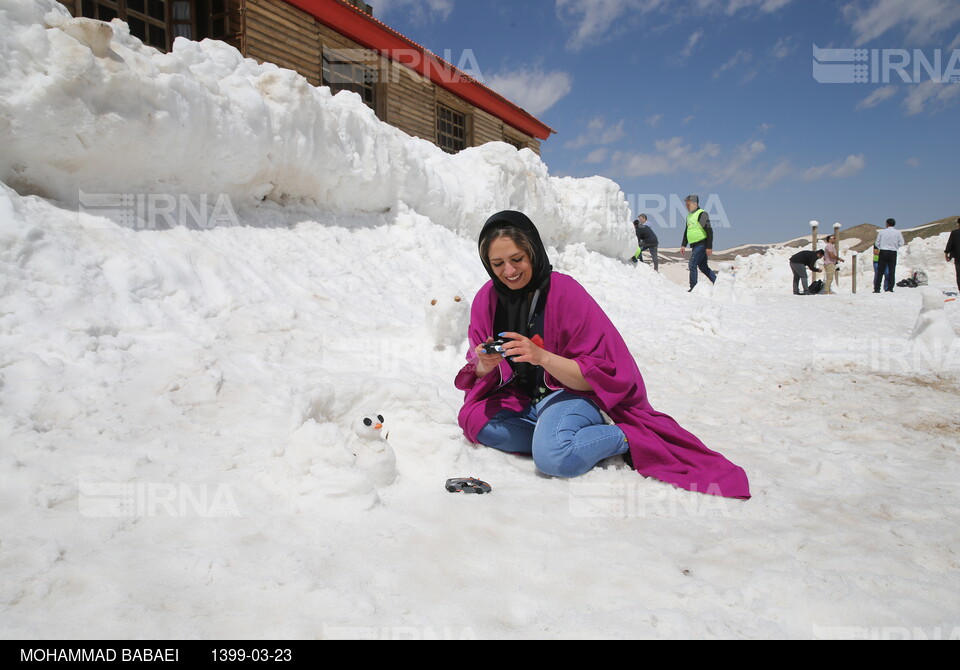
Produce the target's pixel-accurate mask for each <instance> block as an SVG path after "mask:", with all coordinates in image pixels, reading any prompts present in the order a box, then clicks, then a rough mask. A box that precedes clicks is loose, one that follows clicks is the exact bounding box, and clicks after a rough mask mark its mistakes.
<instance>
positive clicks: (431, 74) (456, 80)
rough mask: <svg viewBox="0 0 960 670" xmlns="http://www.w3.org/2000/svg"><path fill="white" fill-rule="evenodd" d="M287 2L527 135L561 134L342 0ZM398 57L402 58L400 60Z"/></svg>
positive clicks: (537, 136)
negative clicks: (412, 54) (408, 59)
mask: <svg viewBox="0 0 960 670" xmlns="http://www.w3.org/2000/svg"><path fill="white" fill-rule="evenodd" d="M284 1H285V2H286V3H287V4H290V5H293V6H294V7H297V8H298V9H301V10H303V11H304V12H306V13H307V14H310V15H311V16H312V17H314V18H315V19H316V20H317V21H319V22H320V23H322V24H323V25H325V26H327V27H328V28H331V29H332V30H335V31H337V32H338V33H340V34H341V35H344V36H345V37H348V38H350V39H351V40H353V41H354V42H357V43H358V44H361V45H363V46H365V47H367V48H368V49H373V50H374V51H377V52H378V53H380V54H382V55H384V56H385V57H386V58H388V59H390V60H392V61H394V62H396V63H398V64H399V65H403V66H405V67H407V68H410V69H411V70H413V71H414V72H417V73H418V74H420V75H422V76H424V77H425V78H427V79H429V80H430V81H432V82H433V83H434V84H436V85H437V86H439V87H441V88H443V89H445V90H447V91H449V92H450V93H453V94H454V95H455V96H457V97H458V98H461V99H462V100H465V101H466V102H469V103H470V104H472V105H474V106H475V107H478V108H480V109H482V110H484V111H486V112H489V113H490V114H492V115H493V116H495V117H497V118H498V119H500V120H502V121H503V122H504V123H506V124H509V125H511V126H513V127H514V128H516V129H517V130H520V131H522V132H524V133H526V134H527V135H531V136H532V137H536V138H537V139H540V140H545V139H547V138H549V137H550V135H552V134H554V133H556V132H557V131H555V130H554V129H553V128H551V127H550V126H548V125H546V124H545V123H543V122H542V121H540V120H539V119H537V118H536V117H534V116H533V115H532V114H530V113H529V112H527V111H525V110H524V109H523V108H521V107H519V106H517V105H516V104H514V103H512V102H510V101H509V100H507V99H506V98H505V97H503V96H502V95H500V94H499V93H497V92H496V91H494V90H493V89H491V88H488V87H487V86H484V85H483V84H481V83H480V82H479V81H477V80H476V79H474V78H473V77H471V76H470V75H468V74H466V73H465V72H463V71H462V70H459V69H458V68H456V67H455V66H453V65H451V64H450V63H447V62H446V61H444V60H443V59H442V58H440V57H439V56H437V55H436V54H434V53H432V52H430V51H428V50H427V49H426V48H425V47H423V46H422V45H420V44H417V43H416V42H414V41H413V40H411V39H410V38H408V37H405V36H404V35H401V34H400V33H398V32H397V31H396V30H394V29H393V28H390V27H389V26H387V25H386V24H385V23H383V22H382V21H379V20H377V19H375V18H374V17H372V16H370V15H369V14H367V13H365V12H363V11H361V10H360V9H358V8H356V7H354V6H353V5H349V4H347V3H345V2H343V1H342V0H284ZM411 49H413V50H416V51H417V52H418V54H419V57H417V58H415V59H411V61H412V62H404V59H403V58H402V56H403V55H405V54H410V51H411ZM397 54H400V57H396V55H397Z"/></svg>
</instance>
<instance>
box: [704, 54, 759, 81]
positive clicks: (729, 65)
mask: <svg viewBox="0 0 960 670" xmlns="http://www.w3.org/2000/svg"><path fill="white" fill-rule="evenodd" d="M752 60H753V52H752V51H751V50H750V49H740V50H739V51H737V53H735V54H733V56H731V57H730V58H728V59H727V60H726V62H724V63H722V64H721V65H720V66H719V67H718V68H717V69H716V70H714V71H713V78H714V79H719V78H720V76H721V75H722V74H723V73H725V72H727V71H729V70H739V71H740V72H741V73H742V74H744V75H745V76H747V75H748V72H750V71H751V70H748V69H747V67H746V66H747V65H749V64H750V62H751V61H752ZM752 78H753V77H752V76H750V77H749V79H752Z"/></svg>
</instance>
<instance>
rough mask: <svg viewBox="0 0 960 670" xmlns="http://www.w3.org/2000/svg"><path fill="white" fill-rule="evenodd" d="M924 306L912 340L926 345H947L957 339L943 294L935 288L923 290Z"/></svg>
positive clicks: (914, 328)
mask: <svg viewBox="0 0 960 670" xmlns="http://www.w3.org/2000/svg"><path fill="white" fill-rule="evenodd" d="M921 292H922V295H923V306H922V307H921V308H920V315H919V316H918V317H917V324H916V325H915V326H914V327H913V336H912V338H911V339H912V340H913V341H915V342H917V341H920V342H924V343H926V344H931V345H933V344H937V343H939V344H941V345H942V344H947V345H948V346H949V343H952V342H953V340H954V339H956V333H955V332H954V330H953V325H951V323H950V319H949V318H948V317H947V314H946V312H945V311H944V304H945V303H944V300H943V293H942V292H941V291H939V290H937V289H934V288H924V289H921Z"/></svg>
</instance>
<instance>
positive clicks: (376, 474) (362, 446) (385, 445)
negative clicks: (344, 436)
mask: <svg viewBox="0 0 960 670" xmlns="http://www.w3.org/2000/svg"><path fill="white" fill-rule="evenodd" d="M385 425H386V422H385V421H384V419H383V415H382V414H365V415H364V416H363V417H361V418H360V419H358V420H357V423H356V425H355V426H354V432H355V433H356V435H357V440H356V442H355V443H354V445H353V454H354V456H355V457H356V462H357V465H359V466H360V469H361V470H363V471H364V472H365V473H366V475H367V477H369V479H370V482H371V483H372V484H373V485H374V486H375V487H376V488H382V487H385V486H390V485H391V484H393V483H394V482H395V481H396V480H397V455H396V454H395V453H394V451H393V448H392V447H391V446H390V443H389V442H387V437H388V435H389V433H388V431H387V429H386V427H385Z"/></svg>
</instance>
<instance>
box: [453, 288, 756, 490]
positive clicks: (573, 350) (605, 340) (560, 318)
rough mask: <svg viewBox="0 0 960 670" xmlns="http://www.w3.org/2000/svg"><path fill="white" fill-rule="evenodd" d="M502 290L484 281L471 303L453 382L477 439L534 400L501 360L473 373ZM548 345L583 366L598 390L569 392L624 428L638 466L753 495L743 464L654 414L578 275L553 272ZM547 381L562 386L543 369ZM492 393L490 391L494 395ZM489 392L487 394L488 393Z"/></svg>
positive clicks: (468, 429) (685, 484) (619, 340)
mask: <svg viewBox="0 0 960 670" xmlns="http://www.w3.org/2000/svg"><path fill="white" fill-rule="evenodd" d="M496 308H497V293H496V291H494V290H493V282H487V284H486V285H484V286H483V288H481V289H480V291H479V293H477V296H476V298H475V299H474V301H473V307H472V309H471V318H470V332H469V338H470V351H469V352H468V353H467V361H468V362H467V365H465V366H464V367H463V369H462V370H460V372H459V373H458V374H457V378H456V386H457V388H458V389H460V390H462V391H465V393H466V397H465V399H464V404H463V408H462V409H461V410H460V415H459V423H460V427H461V428H463V432H464V435H466V437H467V439H468V440H470V441H471V442H473V443H475V444H477V443H478V442H477V435H478V434H479V433H480V431H481V430H483V427H484V426H486V425H487V422H488V421H490V419H492V418H493V417H494V416H496V415H497V414H498V413H499V412H501V411H503V410H512V411H517V412H519V411H521V410H523V409H524V408H525V407H526V406H527V405H528V404H529V402H530V400H529V398H527V397H526V395H524V394H523V393H522V392H521V391H519V390H518V389H516V388H514V387H513V385H509V386H506V387H505V388H502V389H500V390H497V389H498V387H500V386H501V385H502V384H503V383H505V382H507V381H509V379H510V377H511V375H512V370H511V369H510V365H509V364H508V363H507V362H506V361H504V362H503V363H501V364H500V367H499V374H497V372H491V373H490V374H488V375H487V376H486V377H484V378H483V379H478V378H477V376H476V374H475V368H476V364H477V362H478V359H477V355H476V353H475V351H474V350H475V349H476V347H477V345H478V344H480V343H481V342H485V341H486V339H487V338H488V337H490V336H496V333H494V332H493V320H494V314H495V311H496ZM544 330H545V331H546V332H545V333H542V334H541V336H542V337H543V341H544V348H545V349H546V350H547V351H550V352H553V353H555V354H557V355H559V356H563V357H564V358H570V359H573V360H575V361H577V363H578V364H579V366H580V370H581V372H582V373H583V376H584V378H585V379H586V380H587V382H589V384H590V386H591V387H592V388H593V392H592V393H591V392H579V391H573V390H572V389H566V390H568V391H570V392H571V393H576V394H577V395H579V396H582V397H585V398H589V399H590V400H592V401H593V402H594V403H595V404H596V405H597V406H598V407H599V408H600V409H602V410H603V411H604V412H606V413H607V414H608V415H609V416H610V418H611V419H613V421H614V422H615V423H616V424H617V425H618V426H619V427H620V428H621V429H622V430H623V432H624V434H625V435H626V436H627V440H628V441H629V443H630V455H631V457H632V458H633V465H634V467H635V468H636V470H637V472H639V473H640V474H641V475H643V476H645V477H653V478H655V479H659V480H660V481H663V482H668V483H670V484H674V485H676V486H679V487H681V488H684V489H686V490H688V491H696V492H701V493H708V494H712V495H719V496H723V497H726V498H744V499H746V498H749V497H750V485H749V483H748V481H747V475H746V473H745V472H744V471H743V469H742V468H740V467H738V466H737V465H734V464H733V463H731V462H730V461H728V460H727V459H726V458H724V457H723V456H722V455H721V454H718V453H717V452H715V451H711V450H710V449H708V448H707V447H706V446H704V444H703V443H702V442H701V441H700V440H698V439H697V438H696V436H694V435H693V434H692V433H690V432H689V431H687V430H685V429H683V428H681V427H680V425H679V424H678V423H677V422H676V421H674V420H673V419H672V418H670V417H669V416H667V415H666V414H663V413H661V412H657V411H656V410H654V409H653V407H651V406H650V402H649V401H648V400H647V391H646V387H645V386H644V383H643V377H642V376H641V375H640V369H639V368H638V367H637V363H636V361H635V360H634V358H633V355H632V354H631V353H630V350H629V349H628V348H627V345H626V343H625V342H624V341H623V337H621V335H620V333H619V332H618V331H617V329H616V327H614V325H613V323H612V322H611V321H610V319H609V318H608V317H607V315H606V314H605V313H604V311H603V310H602V309H601V308H600V306H599V305H598V304H597V303H596V301H595V300H594V299H593V298H592V297H591V296H590V294H589V293H587V291H586V289H584V288H583V287H582V286H581V285H580V284H579V283H578V282H577V281H576V280H575V279H574V278H573V277H570V276H567V275H564V274H561V273H559V272H554V273H553V274H552V276H551V279H550V291H549V293H548V294H547V304H546V308H545V311H544ZM545 381H546V384H547V386H549V387H550V388H553V389H565V388H566V387H564V386H563V385H562V384H561V383H560V382H558V381H557V380H555V379H553V378H552V377H550V375H549V374H546V375H545ZM492 391H493V393H491V392H492ZM487 394H490V395H489V397H485V396H487Z"/></svg>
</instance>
